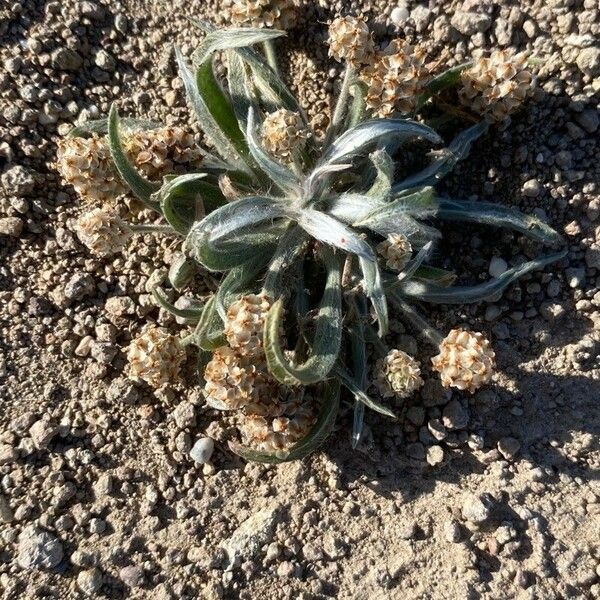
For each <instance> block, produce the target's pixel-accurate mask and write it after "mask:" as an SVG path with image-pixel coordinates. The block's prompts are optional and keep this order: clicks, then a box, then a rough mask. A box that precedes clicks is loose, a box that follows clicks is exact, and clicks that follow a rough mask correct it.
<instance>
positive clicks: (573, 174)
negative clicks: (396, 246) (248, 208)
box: [0, 0, 600, 600]
mask: <svg viewBox="0 0 600 600" xmlns="http://www.w3.org/2000/svg"><path fill="white" fill-rule="evenodd" d="M359 11H362V12H364V13H365V14H366V15H367V16H368V17H369V23H370V24H371V26H372V27H373V29H374V30H375V32H376V34H377V41H378V42H382V41H385V40H388V39H391V38H392V37H395V36H402V37H407V38H408V39H410V40H414V41H420V42H422V43H424V44H426V45H427V47H428V49H429V51H430V53H431V55H432V56H434V57H436V56H440V55H441V54H442V52H443V51H446V57H447V58H446V61H447V62H454V63H459V62H461V61H463V60H464V59H465V58H466V57H468V56H470V55H471V54H472V53H473V52H474V51H478V50H488V49H491V48H494V47H503V48H514V49H516V50H521V49H527V50H530V51H531V52H532V54H533V55H535V56H536V57H537V58H538V59H539V60H540V64H539V66H538V69H537V76H538V87H537V89H536V92H535V94H534V95H533V97H532V99H531V100H530V101H529V102H528V103H527V104H526V106H525V107H524V109H523V110H522V111H521V112H520V113H518V114H517V115H515V116H514V117H513V118H512V119H511V121H510V122H509V123H507V124H503V125H502V126H500V127H495V128H493V129H492V130H491V131H490V133H489V134H487V135H486V136H485V137H484V138H483V139H481V140H479V141H478V142H477V144H476V145H475V147H474V148H473V152H472V156H471V158H470V159H468V161H465V162H463V163H461V164H460V165H459V166H458V168H457V170H456V171H455V173H454V174H453V175H452V176H450V177H449V178H448V180H447V181H445V182H444V184H443V186H442V188H441V189H442V191H443V192H444V193H446V194H448V195H450V196H453V197H462V198H470V197H472V198H481V199H486V200H490V199H493V200H495V201H497V202H501V203H504V204H507V205H513V206H516V207H518V208H520V209H522V210H524V211H528V212H534V213H535V214H536V215H537V216H539V217H542V218H543V219H546V220H547V221H548V222H549V223H550V224H551V225H552V226H553V227H555V228H556V229H557V230H559V231H561V232H562V233H563V234H564V236H565V239H566V242H567V243H568V248H569V253H568V256H567V258H565V259H564V260H563V261H561V262H560V263H558V264H555V265H553V266H552V267H550V268H548V269H546V271H545V272H538V273H534V274H532V275H530V276H528V277H526V278H524V279H523V280H521V281H520V282H519V283H517V284H515V285H513V286H512V287H511V288H510V289H509V290H507V292H506V293H505V294H504V295H503V296H502V297H500V298H497V299H495V301H494V302H486V303H482V304H480V305H477V306H467V307H460V306H459V307H455V306H452V307H440V308H439V309H437V310H435V311H430V312H429V313H428V314H429V317H430V319H431V320H432V321H434V322H436V323H437V324H438V325H439V327H440V329H441V330H443V331H446V330H447V329H448V328H450V327H451V326H453V325H457V324H461V323H462V324H468V325H470V326H471V327H473V328H475V329H479V330H481V331H485V332H486V333H487V334H488V335H489V336H490V338H491V339H492V340H493V345H494V348H495V350H496V354H497V359H498V373H497V374H496V375H495V377H494V381H493V385H490V386H489V387H487V388H485V389H483V390H481V391H479V392H478V393H476V394H475V395H473V396H467V395H464V394H461V393H459V392H453V393H440V392H439V390H436V388H435V386H427V385H426V386H425V389H424V391H423V393H422V394H420V395H418V396H416V397H415V398H414V399H412V400H411V402H410V406H409V407H408V410H407V411H406V416H405V418H404V419H403V420H401V421H398V422H392V421H390V420H388V419H386V418H384V417H381V418H380V417H379V416H378V415H375V414H373V413H370V414H369V415H368V417H367V423H368V429H367V435H366V439H365V441H364V442H363V443H362V444H361V446H360V447H359V448H358V449H357V450H352V449H351V446H350V433H351V429H352V426H351V422H352V411H351V405H350V403H349V402H348V403H347V406H345V409H344V412H343V415H342V418H340V419H339V420H338V425H337V428H336V431H335V433H334V435H333V436H332V438H331V439H330V440H329V441H328V442H327V444H326V445H325V446H324V447H323V449H322V450H321V451H319V452H317V453H316V454H314V455H313V456H311V457H310V458H308V459H306V460H304V461H302V462H296V463H291V464H284V465H280V466H270V467H267V466H262V465H256V464H245V463H244V462H243V461H241V460H240V459H238V458H237V457H236V456H235V455H233V454H232V453H231V452H230V451H229V450H228V448H227V444H226V440H227V438H228V435H229V434H230V427H229V425H228V423H227V422H226V421H224V420H223V419H222V417H221V415H220V414H218V413H217V412H216V411H212V410H210V409H208V408H207V407H205V406H204V405H203V403H204V400H203V398H202V394H201V393H200V388H199V386H198V379H197V374H196V373H195V368H194V359H193V357H192V356H190V360H189V361H188V365H187V369H186V372H185V377H184V381H183V382H182V383H181V384H176V385H172V386H171V385H169V386H166V387H165V388H162V389H161V390H160V391H159V392H156V393H154V392H152V390H150V389H148V388H146V387H143V386H140V385H134V384H133V383H130V382H128V381H127V380H126V379H125V377H124V374H123V371H124V366H125V356H124V353H123V349H124V348H125V347H126V346H127V344H128V343H129V341H130V339H131V337H132V336H134V335H135V334H136V333H137V332H138V331H139V330H140V329H141V327H142V326H143V325H144V324H145V323H146V322H148V321H155V322H158V323H160V324H162V325H164V326H166V327H168V328H169V329H170V330H172V331H174V332H177V331H180V330H182V329H183V328H184V326H183V325H180V324H178V323H176V322H175V320H174V319H173V318H172V317H171V316H169V315H168V314H166V313H165V312H164V311H161V310H159V309H158V308H157V307H156V306H155V304H154V303H153V301H152V298H151V296H150V295H149V294H148V291H147V287H146V283H147V282H148V279H149V277H150V276H151V275H152V274H153V273H155V271H157V270H158V271H159V272H164V271H165V269H166V268H167V267H168V264H169V261H170V258H171V257H172V255H173V253H174V252H175V251H176V250H177V247H176V245H175V243H174V242H173V241H169V240H168V239H167V240H166V241H165V240H160V239H158V238H156V237H154V236H143V237H139V238H137V239H136V241H134V242H132V243H131V244H130V246H129V247H128V248H127V250H126V252H124V254H123V255H122V256H119V257H118V258H116V259H114V260H113V259H103V260H100V259H96V258H92V257H91V256H90V255H89V254H88V253H87V251H86V250H85V248H83V247H82V246H81V244H80V243H79V242H78V240H77V238H76V237H75V236H74V234H73V233H72V230H71V226H72V220H73V218H74V217H76V216H77V215H78V214H79V212H80V210H81V207H80V206H79V205H78V202H77V198H76V195H75V193H74V192H73V190H72V189H70V188H67V187H64V186H62V185H61V182H60V179H59V177H58V175H57V174H56V172H55V171H54V169H53V167H52V163H53V161H54V157H55V149H56V141H57V140H58V139H59V137H60V136H61V135H62V134H64V133H65V132H66V131H67V130H68V129H69V127H70V126H71V125H72V124H73V123H76V122H77V123H79V122H81V121H84V120H86V119H89V118H95V117H99V116H102V115H105V114H106V113H107V111H108V108H109V106H110V103H111V102H112V101H113V100H114V101H117V102H118V106H119V110H120V112H121V114H122V115H129V116H143V117H145V118H151V119H157V120H162V121H163V122H166V123H170V124H171V123H180V124H189V125H190V126H191V127H193V126H194V125H193V121H192V120H191V118H190V111H189V110H188V108H187V106H186V102H185V98H184V94H183V90H182V84H181V82H180V81H179V79H178V78H177V75H176V70H175V65H174V59H173V46H174V45H178V46H180V47H181V49H182V51H183V52H184V54H186V55H189V53H191V51H192V50H193V48H194V47H195V45H196V44H197V43H198V41H199V40H200V39H201V38H200V34H199V33H198V32H197V30H194V29H193V27H191V26H190V24H189V23H188V22H187V21H186V17H187V16H194V17H198V18H206V19H209V20H211V21H213V22H215V23H217V24H219V23H220V22H221V21H222V15H223V3H222V2H217V1H216V0H192V1H184V0H175V1H170V2H165V1H163V0H119V1H112V0H104V2H92V1H87V0H86V1H83V2H75V1H74V0H65V1H64V2H58V1H46V0H0V64H1V65H2V68H0V175H1V181H2V185H1V186H0V253H1V259H0V591H1V593H2V597H3V598H7V599H10V600H12V599H19V600H20V599H25V598H57V599H61V600H63V599H70V598H84V597H98V598H152V599H156V600H163V599H171V598H173V599H175V598H177V599H184V598H208V599H212V598H228V599H229V598H231V599H234V598H241V599H257V598H268V599H269V600H271V599H280V598H281V599H284V598H298V599H302V600H308V599H313V598H314V599H321V598H339V599H357V600H363V599H365V600H367V599H368V600H379V599H384V598H385V599H388V598H392V599H399V600H413V599H424V600H425V599H427V600H438V599H439V600H442V599H451V600H463V599H476V598H481V599H490V600H491V599H493V600H502V599H513V598H516V599H519V600H521V599H531V600H534V599H535V600H558V599H562V598H599V597H600V545H599V541H600V484H599V481H598V479H599V476H600V448H599V446H598V439H599V438H598V434H599V431H600V418H599V417H600V360H599V357H598V355H599V352H598V347H599V341H600V291H599V287H600V286H599V284H600V218H599V217H600V162H599V160H598V158H599V156H600V153H599V151H600V143H599V141H598V134H599V131H600V129H599V112H598V108H599V104H598V95H599V93H600V50H599V49H598V45H597V40H598V39H599V36H600V10H599V6H598V2H597V0H584V1H581V0H551V1H549V2H548V1H546V2H542V1H535V2H531V1H530V0H528V1H526V2H516V1H514V2H513V1H511V0H506V1H498V2H492V1H491V0H483V1H481V0H477V1H476V0H465V1H464V2H455V1H449V2H435V1H433V0H432V1H431V2H429V4H427V3H426V2H425V3H423V2H421V3H417V2H414V1H412V0H410V1H406V2H399V3H398V4H395V3H394V2H387V0H373V1H372V2H367V1H365V2H346V1H329V0H320V1H318V2H311V1H309V0H306V1H303V6H302V7H301V9H300V21H299V24H298V27H297V28H296V29H295V30H293V31H292V32H290V36H289V38H288V39H287V40H286V42H285V43H284V44H283V45H282V46H281V49H282V51H281V58H282V61H283V65H284V68H283V70H284V72H285V73H286V75H287V77H288V79H289V81H290V82H291V84H292V85H293V87H294V89H295V90H296V91H297V92H298V94H299V96H300V98H301V100H302V103H303V105H304V106H305V107H306V109H307V110H308V112H309V114H310V116H311V117H313V118H315V122H317V123H318V122H319V118H322V115H323V114H327V113H328V111H329V105H330V102H331V98H330V95H331V92H332V91H333V89H334V81H336V80H337V77H338V75H339V70H340V66H339V65H338V64H337V63H334V62H333V61H331V60H330V59H329V58H328V57H327V47H326V45H325V44H324V41H325V39H326V31H327V21H328V19H331V18H332V17H333V16H335V15H337V14H340V13H341V14H347V13H356V12H359ZM320 115H321V117H320ZM444 233H445V241H444V242H443V244H442V245H441V246H440V248H439V249H438V252H437V255H436V259H437V261H438V263H439V264H440V265H442V266H445V267H448V266H450V265H452V267H453V268H454V269H456V271H457V274H458V275H459V276H460V277H461V280H464V281H468V280H470V281H474V280H477V279H478V278H481V279H483V278H485V277H488V274H487V269H488V264H489V262H490V260H491V259H492V258H493V257H502V258H503V259H504V260H506V261H507V262H508V263H509V264H511V265H512V264H517V263H518V262H519V261H521V260H523V258H524V257H527V256H531V255H533V253H535V252H537V251H539V249H536V248H534V247H532V246H530V245H529V244H526V243H524V242H523V240H521V239H519V238H517V237H516V236H512V235H505V234H500V235H497V234H496V232H494V231H490V230H486V229H485V228H476V227H466V226H461V227H456V226H453V227H448V226H446V227H445V229H444ZM479 274H481V277H480V276H479ZM413 333H414V332H411V331H410V330H405V329H404V327H403V325H402V324H401V323H400V322H397V323H395V334H394V335H395V336H396V338H397V342H398V344H399V345H403V346H407V347H416V349H417V353H419V352H420V351H421V350H420V347H419V346H418V343H419V340H418V339H417V338H415V337H413V336H412V334H413ZM207 435H208V436H209V437H212V438H214V439H215V442H216V446H215V450H214V454H213V455H212V459H211V463H210V464H207V465H198V464H196V463H195V462H194V460H193V459H192V458H191V457H190V455H189V451H190V448H191V446H192V445H193V443H194V442H195V441H196V439H198V438H200V437H204V436H207ZM432 448H435V450H432ZM440 453H441V454H440ZM436 458H437V459H439V460H441V462H439V464H436V465H435V466H431V464H430V463H436V462H438V460H436Z"/></svg>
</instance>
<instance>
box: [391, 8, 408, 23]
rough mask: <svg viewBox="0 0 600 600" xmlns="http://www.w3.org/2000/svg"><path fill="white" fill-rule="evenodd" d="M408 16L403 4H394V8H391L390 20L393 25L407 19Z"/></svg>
mask: <svg viewBox="0 0 600 600" xmlns="http://www.w3.org/2000/svg"><path fill="white" fill-rule="evenodd" d="M408 17H409V12H408V9H407V8H406V6H404V5H403V4H401V5H400V6H396V8H394V9H393V10H392V14H391V15H390V19H391V20H392V23H394V25H401V24H402V23H404V22H405V21H406V20H407V19H408Z"/></svg>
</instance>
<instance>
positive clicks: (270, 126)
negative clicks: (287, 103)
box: [261, 108, 308, 159]
mask: <svg viewBox="0 0 600 600" xmlns="http://www.w3.org/2000/svg"><path fill="white" fill-rule="evenodd" d="M261 134H262V143H263V146H264V147H265V149H266V150H267V152H269V153H270V154H272V155H273V156H276V157H277V158H284V159H287V158H290V156H291V155H292V154H293V153H294V152H295V151H296V150H301V149H302V147H303V146H304V144H305V142H306V139H307V138H308V131H307V130H306V128H305V127H304V124H303V123H302V119H301V118H300V115H299V114H298V113H295V112H292V111H291V110H286V109H285V108H280V109H279V110H276V111H275V112H272V113H270V114H268V115H267V117H266V118H265V120H264V121H263V124H262V129H261Z"/></svg>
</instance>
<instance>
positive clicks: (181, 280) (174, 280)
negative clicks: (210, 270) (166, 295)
mask: <svg viewBox="0 0 600 600" xmlns="http://www.w3.org/2000/svg"><path fill="white" fill-rule="evenodd" d="M195 272H196V265H195V264H194V261H192V260H191V259H189V258H188V257H187V256H185V254H179V255H178V256H177V257H176V258H175V259H174V260H173V261H172V262H171V266H170V267H169V275H168V279H169V283H170V284H171V285H172V286H173V287H174V288H175V289H176V290H181V289H183V288H184V287H185V286H186V285H187V284H188V283H189V282H190V281H191V280H192V279H193V277H194V273H195Z"/></svg>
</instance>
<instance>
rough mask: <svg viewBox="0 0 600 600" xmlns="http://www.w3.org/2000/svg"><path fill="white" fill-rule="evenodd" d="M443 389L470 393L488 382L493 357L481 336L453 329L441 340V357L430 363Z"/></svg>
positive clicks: (491, 371) (492, 367)
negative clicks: (449, 388) (452, 388)
mask: <svg viewBox="0 0 600 600" xmlns="http://www.w3.org/2000/svg"><path fill="white" fill-rule="evenodd" d="M431 362H432V364H433V368H434V369H435V370H436V371H438V373H440V376H441V380H442V385H443V386H444V387H455V388H458V389H459V390H467V391H469V392H471V393H473V392H474V391H475V390H477V389H479V388H480V387H481V386H482V385H484V384H486V383H488V381H490V379H491V377H492V374H493V372H494V366H495V354H494V351H493V350H492V348H491V347H490V343H489V341H488V340H487V339H485V338H484V337H483V335H482V334H481V333H473V332H471V331H466V330H464V329H453V330H452V331H450V333H449V334H448V335H447V336H446V337H445V338H444V339H443V340H442V343H441V344H440V353H439V354H438V355H437V356H434V357H433V358H432V359H431Z"/></svg>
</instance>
